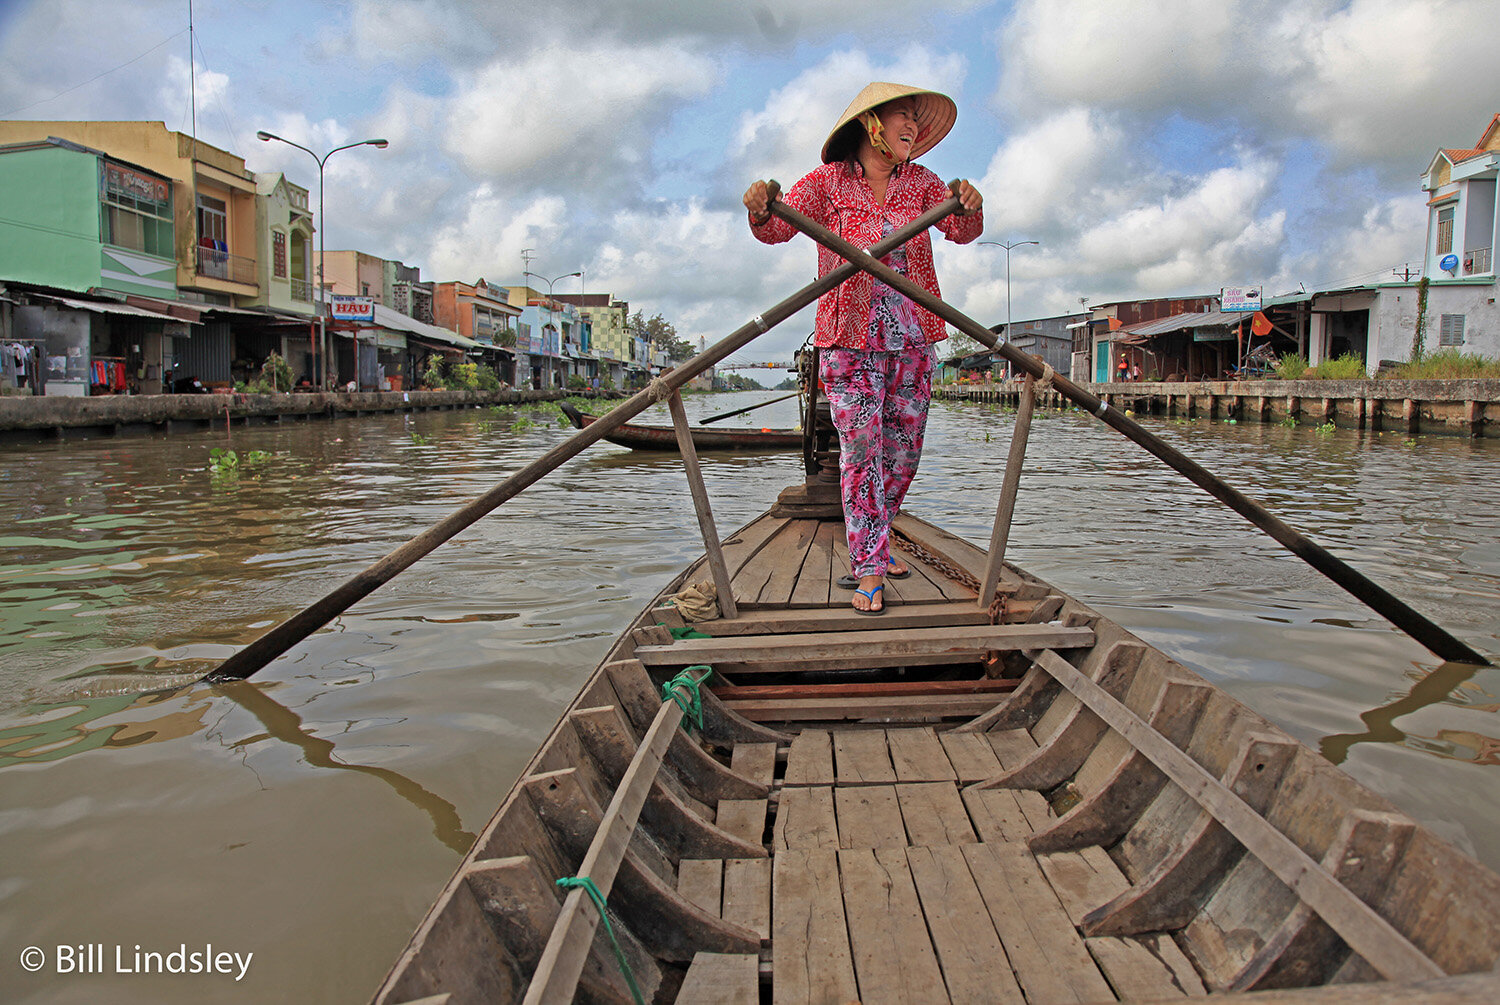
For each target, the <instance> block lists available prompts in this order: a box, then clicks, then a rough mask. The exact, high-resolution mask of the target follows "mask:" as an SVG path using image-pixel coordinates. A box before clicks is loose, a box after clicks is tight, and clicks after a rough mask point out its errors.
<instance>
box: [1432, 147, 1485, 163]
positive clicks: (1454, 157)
mask: <svg viewBox="0 0 1500 1005" xmlns="http://www.w3.org/2000/svg"><path fill="white" fill-rule="evenodd" d="M1487 153H1489V151H1488V150H1457V149H1454V150H1444V151H1443V156H1444V157H1447V158H1448V160H1450V161H1452V162H1453V163H1454V164H1460V163H1462V162H1463V161H1466V160H1468V159H1469V158H1470V157H1479V156H1482V155H1483V154H1487Z"/></svg>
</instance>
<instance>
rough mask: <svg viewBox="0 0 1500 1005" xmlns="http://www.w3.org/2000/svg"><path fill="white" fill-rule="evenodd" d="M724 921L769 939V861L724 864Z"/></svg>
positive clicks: (731, 860)
mask: <svg viewBox="0 0 1500 1005" xmlns="http://www.w3.org/2000/svg"><path fill="white" fill-rule="evenodd" d="M724 920H725V921H729V922H733V923H734V924H736V925H739V926H740V927H742V928H748V929H750V931H752V932H754V933H756V934H757V935H759V936H760V937H761V938H762V939H769V938H770V937H771V860H770V859H768V858H727V859H725V860H724Z"/></svg>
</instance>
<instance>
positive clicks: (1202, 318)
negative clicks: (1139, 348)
mask: <svg viewBox="0 0 1500 1005" xmlns="http://www.w3.org/2000/svg"><path fill="white" fill-rule="evenodd" d="M1253 313H1254V312H1253V311H1207V312H1203V313H1198V314H1173V315H1171V316H1169V317H1164V318H1158V319H1157V320H1155V321H1142V322H1141V323H1140V324H1134V325H1125V326H1124V327H1122V328H1119V329H1116V331H1117V333H1118V334H1121V335H1124V336H1125V337H1126V338H1130V337H1137V338H1139V339H1148V338H1155V337H1156V336H1158V335H1165V334H1167V333H1168V332H1176V331H1185V330H1187V329H1189V328H1228V327H1230V326H1231V325H1237V324H1239V323H1240V322H1241V321H1244V320H1245V319H1246V318H1248V317H1250V316H1251V314H1253Z"/></svg>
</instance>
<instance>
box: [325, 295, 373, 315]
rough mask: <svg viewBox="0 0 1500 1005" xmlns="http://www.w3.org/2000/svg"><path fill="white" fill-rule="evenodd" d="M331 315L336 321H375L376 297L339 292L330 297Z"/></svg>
mask: <svg viewBox="0 0 1500 1005" xmlns="http://www.w3.org/2000/svg"><path fill="white" fill-rule="evenodd" d="M328 302H329V308H330V311H329V313H330V316H331V317H332V318H333V320H335V321H374V320H375V298H373V297H348V296H342V295H340V294H338V293H335V294H333V295H332V296H330V297H329V301H328Z"/></svg>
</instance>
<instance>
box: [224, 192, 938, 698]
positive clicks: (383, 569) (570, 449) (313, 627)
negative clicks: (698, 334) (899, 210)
mask: <svg viewBox="0 0 1500 1005" xmlns="http://www.w3.org/2000/svg"><path fill="white" fill-rule="evenodd" d="M957 208H958V199H957V198H953V199H949V200H947V201H945V202H944V203H943V204H942V205H941V206H934V207H933V208H932V209H930V210H928V211H927V212H926V213H923V214H922V215H921V216H920V217H918V218H917V219H915V220H913V221H912V222H911V223H909V224H907V225H906V226H905V227H902V228H901V229H900V230H898V231H896V232H895V233H893V234H892V235H891V236H890V237H888V238H886V239H885V240H882V241H880V242H879V243H877V244H876V245H875V246H874V247H872V248H871V249H870V251H871V252H873V253H874V254H875V255H877V256H881V255H888V254H890V253H891V252H892V251H893V250H895V249H896V248H899V247H900V246H901V245H903V244H905V243H906V242H907V241H910V240H911V239H912V238H913V237H915V236H917V235H918V234H920V233H921V232H922V231H924V230H926V229H927V228H928V227H931V226H932V225H933V224H935V223H937V222H938V221H939V220H941V219H943V218H944V217H945V216H948V215H949V214H950V213H952V212H954V210H956V209H957ZM857 271H858V269H857V268H856V267H855V266H853V265H849V264H845V265H841V266H839V267H838V268H836V269H834V270H833V271H832V272H830V273H828V274H827V275H826V276H823V277H821V278H819V279H818V280H817V281H816V282H812V283H809V284H808V285H806V286H804V287H803V288H802V289H801V290H799V291H798V292H796V293H794V294H792V295H791V296H790V297H787V298H786V299H785V300H783V301H781V303H779V304H777V305H776V306H775V307H772V308H771V309H770V310H768V311H766V312H765V313H764V314H759V315H756V316H755V317H754V318H752V319H750V321H749V322H747V323H746V324H744V325H741V326H740V327H739V328H737V329H735V331H734V332H732V333H731V334H729V335H728V336H727V337H725V338H724V339H722V340H721V341H719V342H718V343H717V344H715V345H713V346H711V347H710V348H708V349H706V350H704V351H703V352H701V353H699V354H698V355H697V356H694V357H693V358H692V359H690V360H688V361H687V362H686V363H683V364H682V365H681V366H679V367H677V368H676V369H674V370H672V371H671V372H670V373H668V374H667V375H665V376H663V377H660V378H657V379H656V380H654V381H652V382H651V385H650V386H649V387H647V388H646V389H645V390H642V391H640V392H637V393H636V394H635V395H634V396H633V397H630V398H628V399H626V400H625V401H623V402H621V403H620V405H618V406H617V407H615V408H614V409H613V410H611V411H609V412H607V413H605V414H604V415H602V416H600V417H599V419H598V421H596V422H594V423H591V424H590V425H589V426H588V427H587V428H586V429H583V430H580V431H579V432H577V433H575V434H574V435H573V436H571V437H569V438H568V439H566V440H564V441H563V442H562V443H560V444H558V445H557V446H556V447H553V448H552V449H551V450H549V451H548V452H547V453H545V454H543V455H542V456H541V457H538V458H537V459H536V460H534V461H532V462H531V463H530V464H528V465H526V466H525V467H524V468H522V469H521V470H520V471H517V472H516V473H515V474H513V475H511V476H510V477H509V478H507V479H505V481H503V482H501V483H500V484H498V485H496V486H495V487H494V488H492V489H490V490H489V491H488V492H486V493H484V495H481V496H479V497H478V498H476V499H474V500H472V501H470V502H469V503H468V504H466V505H464V506H462V507H460V508H459V509H458V510H456V511H455V512H453V513H452V514H450V515H449V516H447V517H445V518H444V519H442V520H440V521H438V522H437V523H435V524H433V525H432V526H431V527H429V528H428V529H427V530H425V531H423V532H422V533H421V534H418V535H417V536H416V537H414V538H412V539H411V540H410V541H408V542H407V543H406V544H403V545H402V546H401V547H399V548H397V549H396V550H395V551H393V552H391V553H390V554H388V555H386V556H385V557H384V558H382V559H380V560H379V561H377V562H376V563H375V564H373V565H371V566H370V567H369V568H367V569H365V570H364V571H362V572H360V573H358V574H356V575H355V576H354V577H353V578H352V579H349V580H347V581H346V582H345V583H343V585H341V586H338V587H337V588H335V589H334V590H333V592H331V593H329V594H327V595H326V596H324V597H323V598H322V599H321V600H318V601H316V602H315V603H313V604H312V605H311V606H309V607H307V608H305V609H304V610H302V611H300V612H298V613H297V614H294V615H292V616H291V617H290V618H288V619H287V620H285V621H283V622H282V623H281V624H279V625H277V626H275V627H274V628H272V629H271V630H270V631H268V632H266V633H265V634H264V635H262V636H261V637H260V638H258V639H256V640H255V641H254V642H252V643H250V644H249V645H248V646H246V647H245V648H244V649H241V650H240V651H239V652H237V653H235V654H234V655H233V656H231V657H229V659H227V660H225V661H224V662H223V663H221V664H219V666H218V668H217V669H215V670H213V671H211V672H210V673H208V674H207V675H206V676H204V678H203V680H205V681H208V682H211V683H212V682H216V681H226V680H243V679H244V678H246V677H249V676H250V675H251V674H254V673H255V672H256V671H258V670H260V669H261V668H262V667H264V666H265V665H266V664H268V663H270V662H271V661H272V660H274V659H275V658H276V657H278V656H280V655H282V654H283V653H285V652H286V651H287V650H289V649H291V648H292V646H294V645H296V644H297V643H298V642H301V641H302V640H303V639H305V638H307V637H308V636H309V635H311V634H312V633H313V632H315V631H317V630H318V629H319V628H322V627H323V626H324V625H326V624H328V622H330V621H332V620H333V619H334V618H336V617H338V616H339V615H340V614H342V613H344V611H346V610H348V609H349V608H350V607H352V606H354V604H355V603H357V602H358V601H359V600H361V599H362V598H364V597H365V596H368V595H369V594H371V593H373V592H375V590H377V589H379V588H380V587H381V586H383V585H385V584H386V583H388V582H389V581H390V580H391V579H393V578H395V576H396V575H397V574H398V573H400V572H401V571H403V570H404V569H406V568H407V567H409V566H411V565H413V564H414V563H416V562H417V561H418V560H419V559H421V558H423V557H424V556H426V555H427V554H428V553H429V552H431V551H433V550H434V549H436V548H437V547H438V546H439V545H441V544H443V543H444V542H445V541H447V540H449V539H450V538H452V537H454V536H455V535H457V534H458V533H459V532H460V531H462V530H463V529H464V528H466V527H468V526H469V525H470V524H472V523H473V522H474V521H476V520H478V519H479V518H480V517H482V516H484V515H485V514H487V513H489V512H490V511H491V510H494V509H496V508H498V507H499V506H500V505H501V504H503V503H504V502H506V501H507V500H509V499H511V498H512V497H514V496H517V495H519V494H520V493H521V492H522V491H524V490H525V489H526V488H528V487H529V486H531V485H533V484H534V483H536V482H537V481H539V480H541V478H542V477H543V476H545V475H546V474H547V473H549V472H550V471H552V470H553V469H554V468H557V467H559V466H561V465H562V464H563V463H564V462H566V461H568V460H571V459H572V458H573V457H576V456H577V455H578V454H580V453H582V452H583V451H584V450H585V449H586V448H587V447H589V446H590V445H591V444H594V443H597V442H598V441H599V440H601V439H603V438H604V437H605V435H607V434H609V433H612V432H614V431H615V430H616V429H618V428H619V427H620V426H622V425H624V424H625V423H626V422H628V421H630V419H631V418H633V417H634V416H635V415H637V414H638V413H639V412H641V411H642V410H644V409H645V408H646V407H647V406H649V405H651V404H653V403H654V402H657V401H661V400H665V399H666V398H667V397H669V396H670V395H671V394H672V392H673V391H676V390H678V389H679V388H681V387H682V386H683V385H685V384H686V383H688V381H690V380H692V379H693V378H694V377H696V376H697V375H698V374H700V373H702V372H703V371H704V370H707V369H708V368H709V367H711V366H713V365H714V364H715V363H717V362H719V360H721V359H723V358H724V357H726V356H728V355H730V354H731V353H733V352H737V351H738V350H740V349H743V348H744V347H745V346H746V345H748V344H749V343H751V342H752V341H754V340H755V339H756V338H757V337H759V336H760V335H761V334H762V333H764V332H767V331H769V330H770V329H771V328H773V327H775V326H776V325H778V324H780V323H781V322H783V321H785V320H786V319H787V318H789V317H791V316H792V315H793V314H796V313H797V312H798V311H800V310H801V309H802V308H804V307H806V306H807V305H808V304H810V303H812V302H813V301H814V300H816V299H818V297H820V296H822V295H823V294H824V293H827V292H828V291H829V290H831V289H833V288H834V287H835V286H837V285H838V284H839V283H842V282H843V281H844V280H846V279H848V278H849V277H850V276H852V275H854V274H855V272H857Z"/></svg>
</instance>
